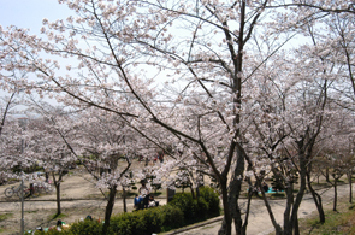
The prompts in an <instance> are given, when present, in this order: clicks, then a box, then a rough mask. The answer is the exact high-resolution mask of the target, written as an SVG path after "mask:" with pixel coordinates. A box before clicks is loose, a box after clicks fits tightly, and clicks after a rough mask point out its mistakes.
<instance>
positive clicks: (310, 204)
mask: <svg viewBox="0 0 355 235" xmlns="http://www.w3.org/2000/svg"><path fill="white" fill-rule="evenodd" d="M317 192H318V193H321V194H322V202H323V205H325V204H329V203H332V200H333V197H334V188H327V189H322V190H317ZM348 195H349V185H348V184H344V185H342V186H340V187H338V198H341V197H348ZM246 202H247V201H246V200H240V206H241V207H242V210H243V211H244V210H245V209H246ZM269 203H270V204H271V207H272V211H273V213H274V216H275V218H276V220H277V222H278V223H279V224H281V226H282V224H283V213H284V210H285V203H286V201H285V200H269ZM315 210H316V207H315V205H314V201H313V198H312V195H311V194H305V195H304V197H303V201H302V203H301V206H300V208H299V209H298V216H299V218H303V217H306V216H309V215H310V214H311V213H312V212H313V211H315ZM220 225H221V222H211V223H209V224H206V225H204V226H202V227H199V228H195V229H190V230H187V231H184V232H180V233H170V234H184V235H217V234H218V230H219V228H220ZM273 231H274V228H273V226H272V224H271V220H270V216H269V214H268V213H267V210H266V207H265V204H264V202H263V201H262V200H252V201H251V206H250V215H249V224H248V228H247V234H248V235H266V234H269V233H271V232H273ZM235 234H236V232H235V229H234V224H233V228H232V235H235Z"/></svg>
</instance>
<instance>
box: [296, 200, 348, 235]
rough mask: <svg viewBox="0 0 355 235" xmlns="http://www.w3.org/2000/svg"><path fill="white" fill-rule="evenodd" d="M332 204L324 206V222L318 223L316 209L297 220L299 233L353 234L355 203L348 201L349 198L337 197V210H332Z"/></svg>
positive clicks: (303, 234) (323, 234)
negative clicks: (307, 215)
mask: <svg viewBox="0 0 355 235" xmlns="http://www.w3.org/2000/svg"><path fill="white" fill-rule="evenodd" d="M332 207H333V204H332V203H330V204H328V205H325V206H324V209H325V216H326V218H325V223H324V224H320V223H319V217H318V211H315V212H313V213H312V215H311V217H308V218H303V219H300V220H299V227H300V232H301V235H306V234H322V235H327V234H329V235H330V234H343V235H345V234H346V235H350V234H355V204H354V203H352V204H351V203H349V199H348V198H347V197H346V198H342V199H339V201H338V205H337V212H334V211H333V209H332Z"/></svg>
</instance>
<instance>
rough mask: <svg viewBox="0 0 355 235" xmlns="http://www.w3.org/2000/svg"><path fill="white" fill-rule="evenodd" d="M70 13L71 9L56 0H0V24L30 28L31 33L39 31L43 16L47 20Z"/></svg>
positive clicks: (4, 26)
mask: <svg viewBox="0 0 355 235" xmlns="http://www.w3.org/2000/svg"><path fill="white" fill-rule="evenodd" d="M70 13H71V10H70V9H69V8H68V7H67V6H66V5H59V3H58V0H0V25H1V26H2V27H3V28H6V27H7V26H10V25H11V24H12V25H16V26H17V27H19V28H27V29H31V33H33V34H39V33H40V31H39V30H40V28H41V27H42V19H43V18H48V19H49V21H54V20H56V19H62V18H64V19H65V18H66V17H67V16H69V14H70Z"/></svg>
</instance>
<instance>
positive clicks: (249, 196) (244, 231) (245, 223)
mask: <svg viewBox="0 0 355 235" xmlns="http://www.w3.org/2000/svg"><path fill="white" fill-rule="evenodd" d="M251 189H252V187H251V182H250V178H249V192H248V204H247V212H246V214H245V218H244V224H243V227H242V235H246V234H247V233H246V231H247V228H248V220H249V211H250V201H251V199H252V197H253V192H252V190H251Z"/></svg>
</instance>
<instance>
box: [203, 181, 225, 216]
mask: <svg viewBox="0 0 355 235" xmlns="http://www.w3.org/2000/svg"><path fill="white" fill-rule="evenodd" d="M200 197H201V198H203V199H205V200H206V202H208V216H209V217H215V216H219V215H220V200H219V195H218V193H216V192H215V191H214V190H213V189H212V188H208V187H201V188H200Z"/></svg>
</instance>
